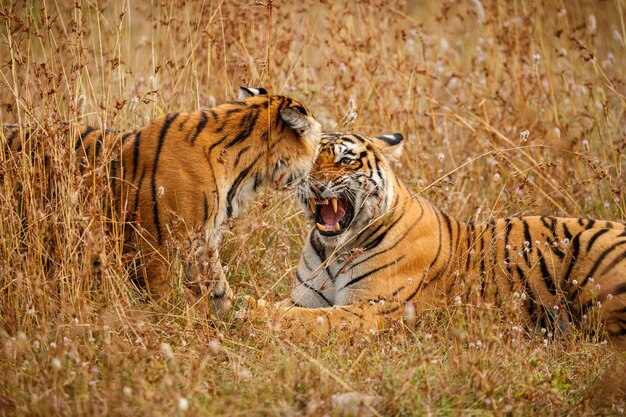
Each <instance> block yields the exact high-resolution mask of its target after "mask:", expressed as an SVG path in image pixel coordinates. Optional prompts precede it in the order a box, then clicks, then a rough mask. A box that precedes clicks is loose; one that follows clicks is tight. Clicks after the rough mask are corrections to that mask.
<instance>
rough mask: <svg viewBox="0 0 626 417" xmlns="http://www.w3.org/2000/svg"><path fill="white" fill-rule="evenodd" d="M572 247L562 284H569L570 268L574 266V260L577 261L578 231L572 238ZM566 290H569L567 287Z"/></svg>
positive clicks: (578, 248)
mask: <svg viewBox="0 0 626 417" xmlns="http://www.w3.org/2000/svg"><path fill="white" fill-rule="evenodd" d="M572 248H573V250H572V255H571V258H570V262H569V265H568V266H567V272H565V275H564V277H563V284H564V285H569V277H570V275H571V274H572V269H573V268H574V265H575V264H576V261H578V254H579V253H580V233H578V234H577V235H576V236H574V239H573V240H572ZM568 292H569V287H568Z"/></svg>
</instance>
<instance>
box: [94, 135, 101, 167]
mask: <svg viewBox="0 0 626 417" xmlns="http://www.w3.org/2000/svg"><path fill="white" fill-rule="evenodd" d="M101 148H102V132H100V134H99V135H98V137H97V138H96V153H95V155H94V156H93V160H94V162H95V161H96V158H97V157H98V155H100V149H101Z"/></svg>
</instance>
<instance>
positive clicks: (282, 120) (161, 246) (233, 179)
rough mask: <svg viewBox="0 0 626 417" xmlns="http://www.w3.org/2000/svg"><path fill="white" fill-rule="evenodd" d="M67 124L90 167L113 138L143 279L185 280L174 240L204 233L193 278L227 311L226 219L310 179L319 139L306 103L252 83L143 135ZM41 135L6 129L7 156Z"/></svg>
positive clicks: (195, 250)
mask: <svg viewBox="0 0 626 417" xmlns="http://www.w3.org/2000/svg"><path fill="white" fill-rule="evenodd" d="M66 127H67V129H68V131H70V132H73V133H70V134H73V135H74V140H75V145H74V146H75V150H76V151H77V152H82V159H83V166H85V165H87V166H91V167H94V166H97V165H98V164H97V161H98V160H99V159H100V157H101V153H103V152H104V150H103V149H104V148H106V145H107V144H108V143H107V142H113V144H112V145H111V146H109V147H108V152H109V153H112V154H113V157H112V158H110V159H111V160H110V161H107V163H109V164H110V165H109V166H108V167H109V172H110V177H111V188H112V190H113V194H114V197H115V200H116V201H117V205H118V208H119V210H120V212H121V216H122V219H123V220H124V222H125V224H126V227H125V230H126V232H128V234H130V235H131V239H130V241H131V244H132V245H134V246H135V247H137V248H138V249H140V250H141V253H142V255H143V256H144V259H143V261H142V262H141V266H140V268H139V271H138V274H139V276H138V277H137V278H139V279H140V281H143V282H144V283H145V284H146V285H147V287H148V289H149V291H150V292H151V293H154V294H158V295H164V294H166V293H168V292H169V291H170V290H171V289H172V288H173V286H174V285H173V284H174V279H173V276H176V275H177V271H176V270H173V267H174V265H175V262H174V260H175V259H176V257H177V253H176V250H175V247H174V246H175V245H172V242H173V241H176V242H179V243H180V242H183V241H185V240H189V237H190V236H195V237H197V238H195V239H192V240H191V241H188V242H187V244H188V246H187V249H188V252H191V256H190V257H189V259H186V262H185V264H186V265H185V270H186V271H185V272H186V276H187V279H188V280H189V281H192V282H194V281H195V282H196V283H200V284H203V287H205V288H206V287H209V288H207V289H208V290H209V295H210V297H211V298H212V301H213V303H214V307H215V308H216V309H217V310H218V311H225V310H228V309H229V308H230V306H231V303H232V292H231V290H230V288H229V286H228V283H227V281H226V278H225V276H224V272H223V270H222V267H221V264H220V262H219V255H218V244H219V242H220V240H221V234H222V231H223V229H224V228H225V225H226V223H227V220H228V219H229V218H231V217H233V216H236V215H237V214H238V213H239V211H240V209H241V208H242V206H243V205H244V203H246V202H247V201H249V200H251V199H252V198H253V197H254V196H255V195H258V194H259V193H260V192H261V190H263V189H264V187H266V186H272V187H276V188H282V187H284V186H287V185H289V184H292V183H294V182H296V181H298V180H300V179H301V178H303V177H304V176H305V175H306V174H307V173H308V172H309V170H310V169H311V166H312V164H313V162H314V159H315V155H316V151H317V146H318V142H319V137H320V125H319V123H318V122H317V121H316V120H315V119H314V118H313V116H312V114H311V112H310V111H309V110H307V109H306V108H305V107H304V106H303V105H302V104H301V103H299V102H298V101H296V100H294V99H292V98H289V97H286V96H281V95H268V93H267V91H266V90H264V89H262V88H244V87H242V88H241V90H240V94H239V100H238V101H232V102H228V103H225V104H222V105H219V106H217V107H214V108H212V109H209V110H207V111H202V112H200V111H198V112H191V113H173V114H168V115H165V116H162V117H159V118H156V119H154V120H153V121H151V122H150V123H148V125H146V126H145V127H143V128H141V129H138V130H135V131H129V132H111V131H108V130H101V129H97V128H94V127H90V126H74V125H67V126H66ZM32 133H33V131H29V130H28V129H22V130H20V129H19V128H18V127H9V128H5V130H4V141H5V143H4V146H3V148H4V149H5V155H4V158H5V159H9V158H10V157H11V155H20V152H21V151H22V148H23V147H24V146H26V145H28V146H30V148H31V149H35V148H34V146H35V145H33V144H27V141H29V140H32V139H33V137H32ZM0 139H2V136H0ZM0 143H1V142H0ZM31 145H32V146H31ZM109 145H110V144H109ZM116 145H117V147H118V148H117V151H111V149H114V148H115V146H116ZM0 149H1V148H0ZM116 154H117V156H116ZM79 155H80V153H79ZM18 157H19V156H18ZM0 174H2V173H1V172H0ZM0 179H2V175H0ZM129 224H130V227H128V225H129ZM198 229H200V233H197V232H198ZM198 235H199V237H198ZM125 238H127V236H125Z"/></svg>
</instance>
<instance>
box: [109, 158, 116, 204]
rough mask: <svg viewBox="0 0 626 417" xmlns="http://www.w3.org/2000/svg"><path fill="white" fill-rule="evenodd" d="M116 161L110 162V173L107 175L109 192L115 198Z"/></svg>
mask: <svg viewBox="0 0 626 417" xmlns="http://www.w3.org/2000/svg"><path fill="white" fill-rule="evenodd" d="M117 164H118V162H117V161H112V162H111V172H110V173H109V187H110V188H111V191H112V192H113V195H114V196H117V191H116V188H117V187H116V184H117V180H118V178H116V177H117Z"/></svg>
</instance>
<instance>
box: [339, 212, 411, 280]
mask: <svg viewBox="0 0 626 417" xmlns="http://www.w3.org/2000/svg"><path fill="white" fill-rule="evenodd" d="M402 217H403V216H402V215H400V216H398V220H400V219H401V218H402ZM398 220H396V221H395V222H394V223H393V225H391V227H390V228H389V229H388V230H387V231H389V230H391V228H392V227H393V226H394V225H395V224H396V223H397V222H398ZM418 221H419V219H418V220H415V221H414V222H413V224H411V226H409V227H407V228H406V230H405V232H404V233H403V234H402V236H401V237H400V238H399V239H397V240H396V241H395V242H394V243H393V245H391V246H389V247H388V248H385V249H383V250H381V251H379V252H376V253H373V254H371V255H370V256H368V257H366V258H364V259H361V260H360V261H359V262H357V263H355V264H352V265H351V267H352V268H355V267H356V266H358V265H361V264H362V263H363V262H367V261H369V260H370V259H372V258H373V257H375V256H378V255H380V254H383V253H387V252H389V251H392V250H393V248H395V247H396V246H398V244H399V243H400V242H402V241H403V240H404V238H405V237H406V235H408V234H409V233H410V232H411V230H412V229H413V227H415V225H416V224H417V222H418ZM385 233H386V232H385Z"/></svg>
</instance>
